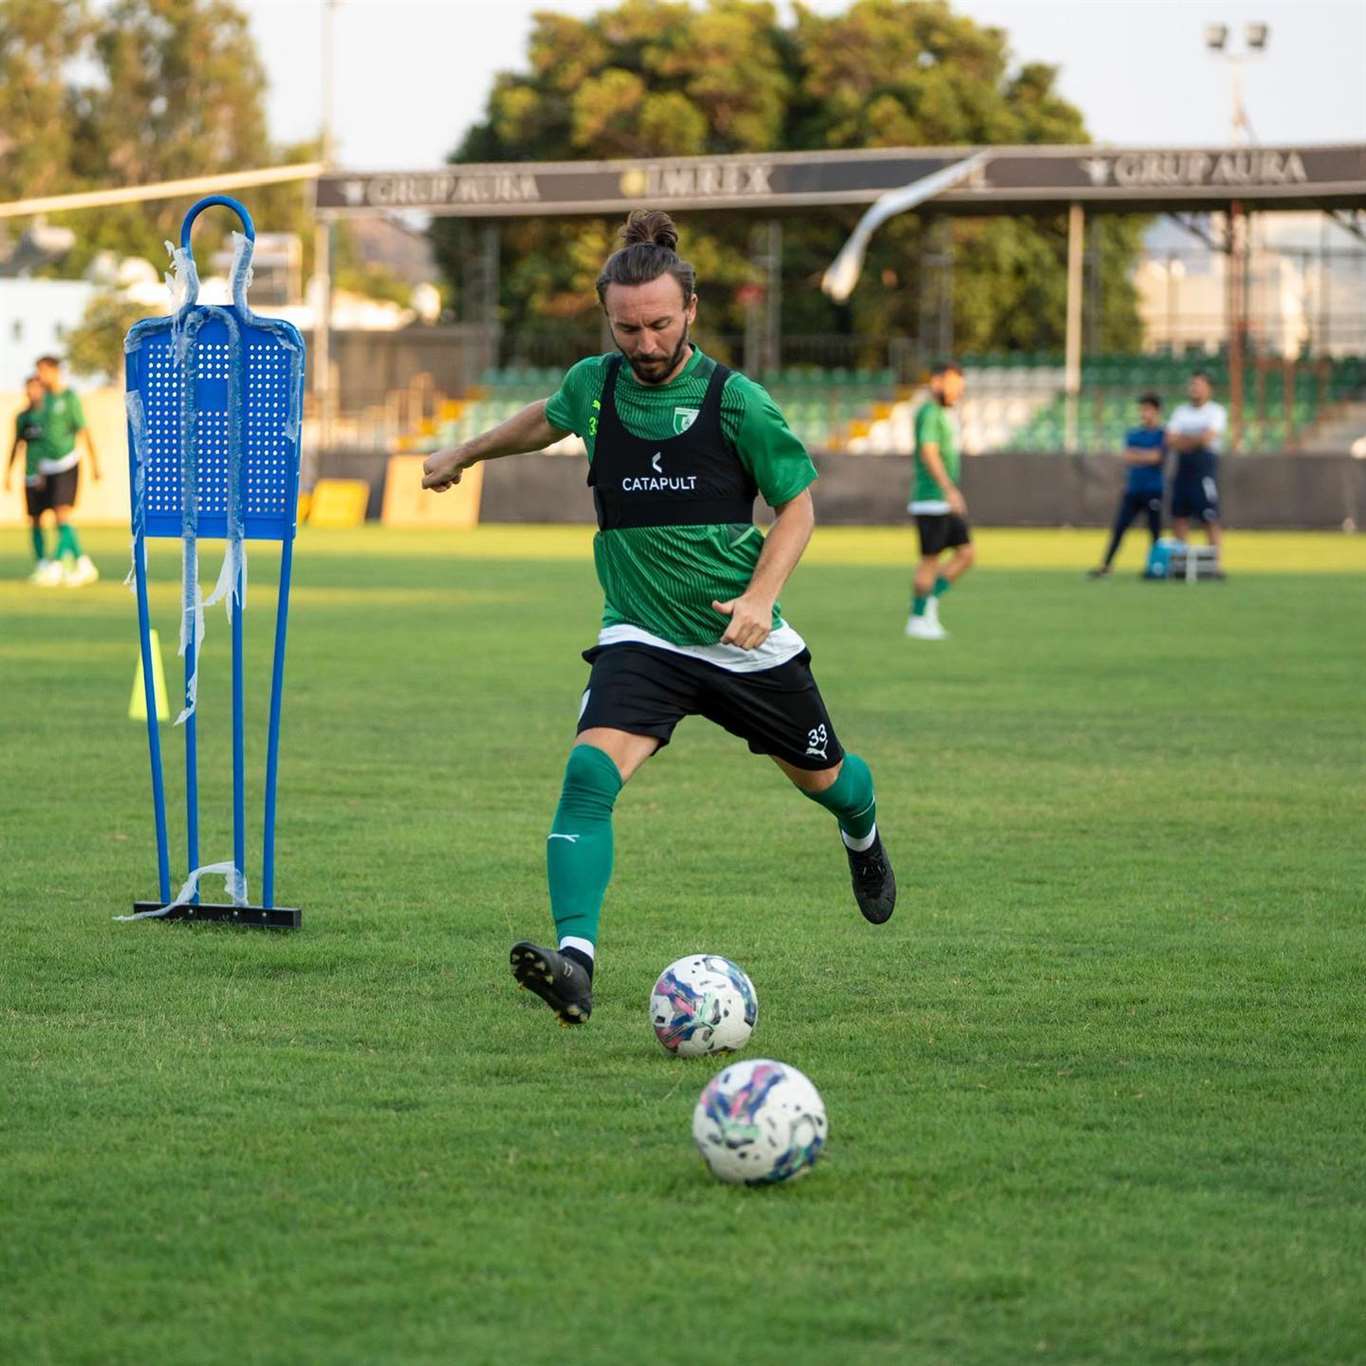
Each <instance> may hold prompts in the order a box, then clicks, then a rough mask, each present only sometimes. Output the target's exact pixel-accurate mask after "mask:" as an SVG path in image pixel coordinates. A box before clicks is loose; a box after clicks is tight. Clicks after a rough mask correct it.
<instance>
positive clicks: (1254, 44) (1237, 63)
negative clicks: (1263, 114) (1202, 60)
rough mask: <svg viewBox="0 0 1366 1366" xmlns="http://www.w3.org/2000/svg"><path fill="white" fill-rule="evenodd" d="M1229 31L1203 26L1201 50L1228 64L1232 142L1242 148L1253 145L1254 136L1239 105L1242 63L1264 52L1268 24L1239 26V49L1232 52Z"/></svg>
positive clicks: (1227, 27)
mask: <svg viewBox="0 0 1366 1366" xmlns="http://www.w3.org/2000/svg"><path fill="white" fill-rule="evenodd" d="M1231 36H1232V30H1231V29H1230V28H1229V26H1228V25H1227V24H1206V25H1205V47H1206V49H1207V50H1208V51H1209V52H1210V53H1211V54H1213V55H1214V56H1219V57H1223V58H1224V59H1225V61H1227V62H1228V66H1229V80H1230V84H1231V85H1232V90H1233V138H1232V141H1233V142H1234V143H1235V144H1237V143H1241V144H1243V145H1244V146H1246V145H1247V144H1248V143H1252V142H1255V141H1256V140H1257V135H1256V134H1255V133H1254V132H1253V131H1252V121H1251V119H1249V118H1248V116H1247V106H1246V105H1245V104H1244V103H1243V64H1244V63H1245V62H1247V61H1248V60H1249V58H1252V57H1260V56H1261V55H1262V54H1263V53H1264V52H1265V51H1266V45H1267V42H1268V41H1269V39H1270V37H1271V25H1270V24H1261V23H1257V24H1245V25H1244V26H1243V47H1242V49H1241V50H1239V51H1235V50H1234V48H1233V46H1232V45H1231V43H1230V41H1229V40H1230V38H1231Z"/></svg>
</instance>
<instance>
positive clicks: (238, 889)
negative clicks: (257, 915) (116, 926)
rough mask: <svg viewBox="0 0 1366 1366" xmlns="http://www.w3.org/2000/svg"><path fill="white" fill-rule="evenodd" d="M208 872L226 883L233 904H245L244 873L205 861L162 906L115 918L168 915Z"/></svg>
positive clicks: (185, 900)
mask: <svg viewBox="0 0 1366 1366" xmlns="http://www.w3.org/2000/svg"><path fill="white" fill-rule="evenodd" d="M210 874H214V875H215V876H218V877H221V878H223V880H224V881H225V882H226V883H227V887H228V897H229V899H230V900H231V901H232V904H233V905H234V906H245V905H246V904H247V878H246V874H245V873H241V872H239V871H238V870H237V867H236V865H234V864H232V863H206V864H205V865H204V866H203V867H202V868H196V869H195V870H194V872H192V873H191V874H190V876H189V877H187V878H186V879H185V885H184V886H183V887H181V889H180V890H179V891H178V892H177V893H176V894H175V897H174V899H173V900H171V901H168V902H167V903H166V905H164V906H158V907H157V909H156V910H154V911H136V912H134V913H133V914H132V915H116V916H115V917H114V919H115V920H156V919H157V918H158V917H160V916H163V915H169V914H170V913H171V911H172V910H173V909H174V908H175V907H177V906H188V905H189V904H190V901H191V900H192V899H193V897H194V894H195V893H196V892H197V891H198V890H199V880H200V878H203V877H208V876H209V875H210Z"/></svg>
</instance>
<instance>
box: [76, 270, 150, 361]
mask: <svg viewBox="0 0 1366 1366" xmlns="http://www.w3.org/2000/svg"><path fill="white" fill-rule="evenodd" d="M146 316H147V309H145V308H144V307H143V306H142V305H141V304H137V303H133V302H132V301H131V300H130V299H128V298H127V297H126V296H125V295H124V294H122V293H120V292H119V291H118V290H113V289H102V290H100V291H99V292H98V293H97V294H94V295H92V296H91V299H90V302H89V303H88V304H87V305H86V308H85V313H84V314H83V315H82V317H81V321H80V323H79V324H78V325H77V326H76V327H75V328H73V329H72V331H71V333H70V334H69V335H68V337H67V339H66V359H67V364H68V365H69V366H70V367H71V370H72V372H73V373H75V374H77V375H90V376H95V377H98V378H100V379H103V380H106V381H110V380H113V381H119V380H122V378H123V339H124V338H125V337H126V336H127V335H128V331H129V329H130V328H131V327H132V326H133V324H134V323H135V322H138V321H140V320H141V319H143V318H145V317H146Z"/></svg>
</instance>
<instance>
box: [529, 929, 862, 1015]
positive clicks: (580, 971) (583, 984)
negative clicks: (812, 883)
mask: <svg viewBox="0 0 1366 1366" xmlns="http://www.w3.org/2000/svg"><path fill="white" fill-rule="evenodd" d="M865 914H866V912H865ZM511 962H512V975H513V976H514V977H515V978H516V979H517V985H518V986H523V987H525V988H526V989H527V990H528V991H534V992H535V993H536V995H537V996H539V997H540V998H541V1000H543V1001H544V1002H545V1003H546V1005H548V1006H549V1007H550V1008H551V1010H553V1011H554V1012H555V1014H556V1015H558V1016H559V1017H560V1023H561V1024H566V1025H577V1024H583V1023H584V1022H585V1021H586V1020H587V1019H588V1017H589V1016H590V1015H591V1014H592V1013H593V979H592V978H591V977H589V975H588V973H587V971H586V970H585V969H584V967H583V966H582V965H581V964H579V963H576V962H575V961H574V960H573V959H572V958H566V957H565V956H564V954H562V953H556V952H555V950H554V949H543V948H541V946H540V945H539V944H528V943H527V941H526V940H525V939H524V940H522V942H521V943H520V944H514V945H513V946H512V954H511Z"/></svg>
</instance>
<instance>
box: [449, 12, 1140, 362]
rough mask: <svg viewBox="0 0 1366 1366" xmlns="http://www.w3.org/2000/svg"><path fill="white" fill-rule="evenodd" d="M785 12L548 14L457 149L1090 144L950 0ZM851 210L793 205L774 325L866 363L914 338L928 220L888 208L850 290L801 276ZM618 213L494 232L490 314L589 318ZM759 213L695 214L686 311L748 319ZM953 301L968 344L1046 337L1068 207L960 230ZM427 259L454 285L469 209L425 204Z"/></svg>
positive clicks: (1075, 121) (1064, 110)
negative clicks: (494, 292)
mask: <svg viewBox="0 0 1366 1366" xmlns="http://www.w3.org/2000/svg"><path fill="white" fill-rule="evenodd" d="M793 9H794V17H793V20H792V22H791V23H790V24H786V25H784V24H782V23H781V22H780V20H779V16H778V12H777V7H776V6H775V5H774V4H771V3H768V0H707V3H706V4H705V5H704V6H702V7H700V8H699V7H696V6H694V5H692V4H688V3H682V0H621V2H620V3H618V4H616V5H615V6H613V7H610V8H605V9H603V10H601V11H600V12H599V13H597V14H596V15H594V16H592V17H590V18H587V19H576V18H570V17H568V16H565V15H554V14H547V13H542V14H540V15H538V16H537V17H536V21H535V26H534V28H533V32H532V35H531V40H530V44H529V48H528V68H529V69H528V70H526V71H524V72H517V73H511V72H504V73H502V74H501V75H499V76H498V78H497V79H496V81H495V84H494V89H493V92H492V94H491V95H490V97H489V101H488V104H487V106H486V109H485V117H484V118H483V120H482V121H481V122H480V123H479V124H477V125H476V126H475V127H473V128H471V129H470V130H469V131H468V132H467V133H466V135H465V137H464V139H463V140H462V142H461V143H460V145H459V147H458V148H457V149H456V150H455V151H454V152H453V153H452V156H451V160H452V161H454V162H469V161H541V160H571V159H575V158H587V157H627V156H630V157H636V156H665V155H696V154H703V153H711V154H721V153H727V152H746V151H800V150H804V149H825V148H842V147H848V148H854V147H880V146H886V147H890V146H903V145H904V146H925V145H962V144H978V143H981V144H991V143H1015V144H1027V143H1047V142H1055V143H1056V142H1085V141H1087V140H1088V139H1087V134H1086V128H1085V124H1084V121H1083V119H1082V116H1081V113H1080V112H1079V111H1078V110H1077V109H1076V108H1074V107H1073V106H1072V105H1070V104H1068V103H1067V101H1066V100H1064V99H1063V98H1062V97H1061V95H1059V94H1058V92H1057V89H1056V81H1057V71H1056V68H1053V67H1050V66H1047V65H1044V64H1041V63H1031V64H1029V65H1026V66H1023V67H1021V68H1019V69H1015V70H1013V69H1012V67H1011V62H1010V51H1009V45H1008V40H1007V37H1006V34H1005V33H1004V32H1003V31H1002V30H1000V29H997V28H990V27H983V26H981V25H979V24H977V23H975V22H974V21H973V20H971V19H969V18H966V17H965V16H962V15H957V14H955V13H954V12H953V11H952V10H951V9H950V7H949V6H948V4H947V3H945V2H944V0H854V2H853V3H852V4H850V6H849V8H848V9H847V10H846V11H845V12H844V13H843V14H837V15H821V14H816V13H815V12H814V11H812V10H810V9H808V8H807V7H806V6H805V5H802V4H800V3H797V4H795V5H794V7H793ZM857 217H858V214H857V211H856V210H839V211H830V212H823V213H822V214H820V215H812V214H804V215H800V216H797V215H793V216H791V217H789V218H787V219H786V220H785V224H784V275H785V280H786V284H787V288H786V289H785V291H784V296H783V313H784V320H785V328H786V330H787V331H788V333H789V334H794V333H845V334H849V335H851V336H855V337H858V338H862V339H864V340H865V341H866V343H867V346H866V350H867V357H866V358H867V359H872V358H873V357H874V356H876V355H878V354H879V353H884V354H885V344H886V341H887V339H888V337H890V336H893V335H914V334H915V333H916V332H917V330H918V323H919V318H920V313H921V309H922V304H923V298H922V289H923V287H924V286H925V284H926V282H925V281H924V280H923V279H922V278H921V275H922V271H921V269H920V262H921V256H922V247H923V246H924V244H925V241H926V236H925V234H926V230H927V223H928V222H929V221H930V218H931V215H929V214H926V215H924V216H917V215H907V216H904V217H902V218H900V219H896V220H893V222H891V223H889V224H888V225H887V226H885V227H884V228H883V229H882V230H881V231H880V232H879V233H878V234H877V236H876V237H875V238H874V240H873V244H872V247H871V249H870V251H869V254H868V260H867V264H866V267H865V270H864V274H863V278H862V281H861V282H860V284H859V287H858V288H857V289H856V290H855V292H854V295H853V297H852V298H851V300H850V302H849V304H848V305H846V306H842V307H841V306H837V305H834V304H832V303H831V302H830V301H829V300H828V299H826V298H825V296H824V295H822V294H821V293H820V292H819V290H818V289H817V288H816V282H817V281H818V280H819V277H820V273H821V272H822V271H823V269H824V268H825V266H826V265H828V264H829V262H830V261H831V259H832V258H833V257H834V254H835V253H836V251H838V249H839V247H840V245H841V243H842V242H843V240H844V237H845V236H846V235H847V233H848V231H849V230H850V228H852V226H853V224H854V222H855V221H856V220H857ZM615 226H616V224H615V222H612V221H605V220H596V219H571V220H561V221H550V220H526V221H518V222H514V223H511V224H508V225H506V226H505V227H503V228H502V229H501V231H502V240H503V248H504V250H503V256H504V262H505V267H504V270H503V274H502V297H501V301H500V302H501V310H502V316H503V321H504V322H505V323H506V324H507V326H508V328H509V329H510V330H513V331H516V332H522V331H528V330H531V331H534V330H536V329H538V328H540V329H544V328H547V327H559V328H560V329H562V330H565V329H568V328H570V327H577V328H578V330H579V332H580V334H581V335H586V334H587V333H588V332H590V331H591V330H593V329H595V328H596V325H597V324H596V303H597V301H596V297H595V295H594V291H593V281H594V278H595V277H596V273H597V270H598V268H599V266H600V264H601V262H602V259H603V257H604V256H605V254H606V253H607V251H608V250H610V248H611V244H612V231H613V229H614V228H615ZM752 226H753V218H752V216H747V215H743V214H737V213H728V212H708V213H707V214H705V215H702V214H695V215H693V216H691V217H690V218H689V219H687V221H685V223H684V224H683V227H684V240H683V249H684V250H685V251H686V253H687V255H688V256H689V257H690V259H692V261H693V262H694V264H696V265H697V267H698V273H699V278H700V279H701V281H702V285H701V289H700V292H701V294H702V299H703V310H702V318H703V319H704V320H705V322H704V326H703V328H701V329H700V330H701V332H702V335H703V337H704V340H706V339H708V333H711V334H713V335H714V334H716V333H732V334H733V333H736V332H739V331H740V330H741V329H742V327H743V325H744V305H743V304H742V303H741V302H740V300H739V299H738V298H737V289H738V286H740V285H742V284H744V283H746V282H749V281H753V280H757V279H758V272H757V270H756V268H755V267H754V266H753V265H752V264H751V262H750V250H749V234H750V232H751V230H752ZM952 231H953V241H954V275H953V280H954V313H955V330H956V336H957V338H958V342H959V345H960V346H961V347H963V348H965V349H977V350H980V349H987V348H989V347H1005V346H1011V347H1023V348H1028V349H1035V350H1037V349H1044V348H1049V347H1054V346H1057V345H1059V344H1060V341H1061V329H1062V322H1063V307H1062V302H1061V300H1062V297H1063V290H1064V284H1065V268H1064V245H1063V237H1062V225H1061V223H1060V222H1059V223H1056V224H1050V223H1046V222H1045V223H1038V224H1036V223H1033V222H1028V221H1024V220H1013V219H993V220H973V221H959V222H957V223H955V224H954V226H953V229H952ZM1098 231H1099V237H1100V240H1101V244H1102V246H1101V256H1102V260H1103V262H1104V270H1103V277H1102V283H1103V290H1102V292H1103V297H1104V299H1105V305H1106V318H1107V323H1109V325H1110V328H1111V330H1112V331H1114V332H1116V333H1121V332H1124V331H1126V330H1127V332H1128V335H1129V336H1132V335H1133V329H1134V328H1135V327H1136V325H1137V317H1136V311H1135V301H1134V295H1133V291H1132V289H1131V288H1130V286H1129V285H1128V282H1127V279H1126V274H1127V270H1128V266H1129V264H1130V261H1131V259H1132V255H1133V252H1134V250H1135V249H1136V245H1137V230H1136V228H1135V227H1134V226H1133V224H1132V222H1125V221H1119V220H1113V219H1107V220H1104V221H1103V223H1102V224H1101V226H1100V228H1099V230H1098ZM432 234H433V239H434V243H435V247H436V251H437V257H438V260H439V262H440V263H441V264H442V266H443V269H444V270H445V272H446V274H447V277H448V280H449V283H450V286H451V289H452V291H453V292H454V293H456V294H457V295H458V294H459V292H460V290H461V288H462V286H463V284H464V275H465V267H466V263H467V262H468V260H469V258H470V256H471V254H472V252H473V250H474V244H473V234H472V232H471V228H470V225H468V224H466V223H462V222H460V221H458V220H438V221H437V222H436V224H435V225H434V227H433V230H432Z"/></svg>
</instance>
